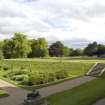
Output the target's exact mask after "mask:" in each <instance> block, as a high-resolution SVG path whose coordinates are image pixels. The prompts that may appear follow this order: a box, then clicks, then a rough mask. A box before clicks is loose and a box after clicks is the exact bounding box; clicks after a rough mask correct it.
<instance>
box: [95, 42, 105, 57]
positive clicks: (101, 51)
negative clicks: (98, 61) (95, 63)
mask: <svg viewBox="0 0 105 105" xmlns="http://www.w3.org/2000/svg"><path fill="white" fill-rule="evenodd" d="M96 54H97V56H99V57H100V56H102V57H105V45H102V44H99V45H98V47H97V52H96Z"/></svg>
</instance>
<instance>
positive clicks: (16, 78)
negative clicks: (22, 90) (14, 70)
mask: <svg viewBox="0 0 105 105" xmlns="http://www.w3.org/2000/svg"><path fill="white" fill-rule="evenodd" d="M27 78H28V75H26V74H22V75H15V76H13V77H11V79H12V80H15V81H24V80H25V79H27Z"/></svg>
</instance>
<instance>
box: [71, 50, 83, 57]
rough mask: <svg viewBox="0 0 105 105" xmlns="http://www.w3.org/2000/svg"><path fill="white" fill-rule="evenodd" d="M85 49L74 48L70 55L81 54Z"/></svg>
mask: <svg viewBox="0 0 105 105" xmlns="http://www.w3.org/2000/svg"><path fill="white" fill-rule="evenodd" d="M82 53H83V51H82V50H81V49H75V50H72V51H71V53H70V56H81V55H82Z"/></svg>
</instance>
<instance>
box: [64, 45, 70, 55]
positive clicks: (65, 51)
mask: <svg viewBox="0 0 105 105" xmlns="http://www.w3.org/2000/svg"><path fill="white" fill-rule="evenodd" d="M70 51H71V50H70V48H68V47H66V46H64V48H63V56H65V57H67V56H69V54H70Z"/></svg>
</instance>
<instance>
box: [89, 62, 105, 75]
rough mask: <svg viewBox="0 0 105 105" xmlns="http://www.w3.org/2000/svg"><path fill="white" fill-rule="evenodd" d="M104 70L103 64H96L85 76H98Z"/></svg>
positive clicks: (104, 64) (104, 65)
mask: <svg viewBox="0 0 105 105" xmlns="http://www.w3.org/2000/svg"><path fill="white" fill-rule="evenodd" d="M104 68H105V63H97V65H95V66H94V67H93V68H92V70H91V71H90V72H89V73H88V74H87V75H89V76H99V75H100V73H101V72H102V70H103V69H104Z"/></svg>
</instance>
